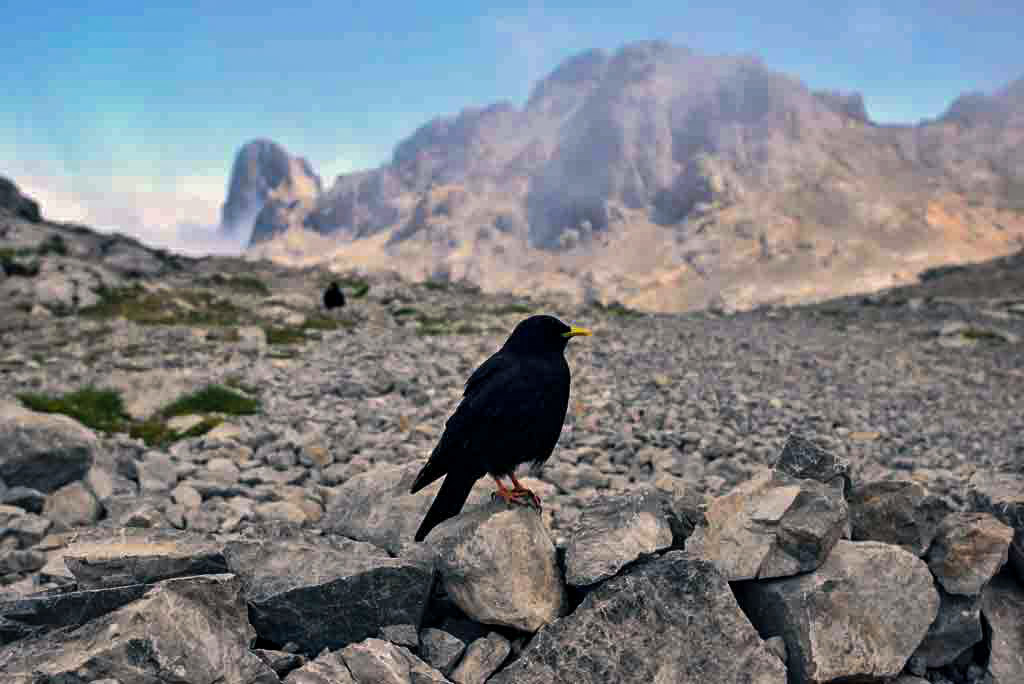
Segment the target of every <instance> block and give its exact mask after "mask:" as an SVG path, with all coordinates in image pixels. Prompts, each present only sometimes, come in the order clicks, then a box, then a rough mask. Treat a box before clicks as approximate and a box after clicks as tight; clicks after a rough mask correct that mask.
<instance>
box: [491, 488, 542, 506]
mask: <svg viewBox="0 0 1024 684" xmlns="http://www.w3.org/2000/svg"><path fill="white" fill-rule="evenodd" d="M491 497H492V498H495V497H497V498H499V499H501V500H502V501H504V502H505V503H507V504H515V505H517V506H530V507H533V508H536V509H537V510H538V511H539V510H540V497H539V496H537V495H536V494H534V493H533V492H531V491H530V490H529V489H526V488H518V487H517V488H515V489H498V490H496V491H494V492H492V493H491Z"/></svg>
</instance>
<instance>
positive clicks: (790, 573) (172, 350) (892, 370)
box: [0, 209, 1024, 684]
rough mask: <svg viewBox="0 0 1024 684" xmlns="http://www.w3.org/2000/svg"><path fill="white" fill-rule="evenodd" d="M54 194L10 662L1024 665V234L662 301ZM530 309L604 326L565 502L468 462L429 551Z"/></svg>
mask: <svg viewBox="0 0 1024 684" xmlns="http://www.w3.org/2000/svg"><path fill="white" fill-rule="evenodd" d="M35 218H37V217H35V216H29V215H26V214H24V213H22V214H20V215H19V214H16V213H15V212H11V211H5V210H4V209H0V266H2V273H3V276H2V278H0V397H2V400H0V584H2V586H0V591H2V592H3V593H2V596H0V643H6V644H7V645H6V646H3V647H0V672H4V673H5V674H6V675H7V677H8V679H7V680H6V681H15V682H58V681H59V682H91V681H97V682H99V681H103V682H105V683H106V684H110V682H113V681H119V682H122V683H124V684H126V683H127V682H211V683H212V682H222V681H223V682H277V681H279V680H283V681H287V682H292V683H296V682H349V681H355V682H427V681H439V682H440V681H448V680H450V681H456V682H483V681H485V680H488V677H490V678H491V679H490V681H496V682H513V681H515V682H534V681H536V682H541V681H548V682H553V681H569V680H572V679H576V680H582V681H595V682H596V681H718V682H733V681H735V682H782V681H786V677H787V671H788V676H789V681H790V682H829V681H859V680H858V678H860V679H861V680H864V681H873V680H883V679H886V678H895V677H897V676H902V677H903V678H902V679H901V680H900V681H901V682H903V683H904V684H911V683H912V682H915V681H920V680H919V679H918V680H915V679H914V677H922V678H925V679H926V680H927V681H931V682H989V681H991V682H997V683H998V684H1006V683H1008V682H1019V681H1024V661H1022V659H1021V656H1020V653H1021V652H1024V632H1022V630H1021V625H1022V624H1024V588H1022V585H1021V581H1022V580H1024V567H1022V566H1024V558H1022V555H1024V551H1022V547H1024V494H1022V492H1024V466H1022V463H1024V438H1022V437H1021V434H1022V427H1024V418H1022V414H1024V412H1022V408H1024V406H1022V404H1024V365H1022V363H1021V360H1022V358H1024V344H1022V342H1021V340H1022V337H1024V255H1017V256H1016V257H1010V258H1007V259H1003V260H999V261H997V262H991V263H989V264H986V265H983V266H977V267H969V268H966V269H952V270H947V271H938V272H931V273H928V274H926V278H925V279H924V280H923V282H922V283H921V284H919V285H914V286H910V287H906V288H901V289H897V290H890V291H887V292H883V293H879V294H874V295H869V296H863V297H851V298H847V299H843V300H836V301H831V302H827V303H824V304H820V305H814V306H807V307H800V308H765V309H759V310H756V311H752V312H748V313H742V314H725V313H722V312H715V311H706V312H700V313H693V314H687V315H649V314H643V313H640V312H636V311H632V310H629V309H626V308H623V307H619V306H609V307H595V306H589V307H585V308H580V307H577V306H574V305H572V304H568V303H565V302H560V301H557V300H543V299H527V298H522V297H513V296H500V295H483V294H481V293H480V292H479V291H477V290H475V289H473V288H470V287H465V286H463V285H459V284H456V283H448V282H428V283H419V284H413V283H408V282H405V281H402V280H401V279H399V278H397V277H395V278H389V277H384V276H363V275H359V274H356V273H347V274H340V275H332V274H330V273H327V272H325V271H322V270H317V269H309V270H305V271H298V270H291V269H286V268H282V267H278V266H275V265H273V264H270V263H268V262H252V261H249V262H247V261H241V260H237V259H227V258H208V259H199V260H196V259H189V258H184V257H180V256H175V255H171V254H167V253H164V252H155V251H152V250H148V249H146V248H144V247H143V246H141V245H139V244H137V243H135V242H133V241H131V240H128V239H126V238H121V237H117V236H106V235H98V234H95V233H92V232H91V231H88V230H87V229H84V228H80V227H74V226H66V225H63V226H62V225H55V224H49V223H45V222H39V221H36V220H34V219H35ZM331 278H338V279H340V280H342V282H343V284H344V286H345V289H346V293H347V295H348V305H347V306H346V307H345V308H344V309H343V310H342V311H341V313H335V312H332V313H330V314H328V313H327V312H324V311H323V310H322V309H321V308H320V307H319V295H320V293H321V291H322V287H323V286H324V285H325V284H326V282H328V281H329V280H330V279H331ZM533 312H550V313H554V314H556V315H559V316H560V317H562V318H563V319H564V320H566V321H568V322H571V323H573V324H578V325H586V326H588V327H590V328H592V329H593V330H594V333H595V334H594V336H593V337H591V338H583V339H577V340H574V341H573V342H572V343H571V344H570V345H569V350H568V353H567V357H568V359H569V363H570V366H571V367H572V370H573V385H572V399H571V404H570V410H569V414H568V416H567V418H566V424H565V427H564V430H563V433H562V437H561V439H560V442H559V445H558V447H557V448H556V450H555V453H554V455H553V456H552V458H551V460H550V461H549V462H548V464H547V466H546V467H545V469H544V470H543V471H542V472H541V473H539V474H535V476H534V477H533V478H532V479H528V482H529V483H530V484H531V486H533V487H534V489H535V490H536V491H537V492H538V493H539V494H540V495H541V497H542V498H543V500H544V510H543V513H542V514H541V516H537V515H536V514H535V513H533V512H532V511H530V510H527V509H516V510H508V509H505V508H504V507H503V506H501V505H497V504H495V503H493V502H490V501H489V487H490V485H489V484H488V483H486V482H483V481H482V482H480V483H479V484H478V486H477V488H476V490H475V492H474V497H473V499H471V502H470V504H469V505H468V506H467V510H466V512H465V513H464V514H463V515H461V516H459V517H458V518H457V519H455V520H453V521H451V522H450V523H449V524H447V525H444V526H442V527H440V528H438V530H436V531H435V533H433V534H432V535H431V536H430V537H428V539H427V542H426V543H424V544H413V543H412V542H411V538H412V533H413V531H414V530H415V528H416V526H417V525H418V523H419V520H420V517H421V516H422V514H423V512H424V511H425V509H426V507H427V505H428V504H429V500H430V496H431V494H432V493H433V491H435V489H436V486H435V488H434V489H430V490H428V491H427V492H425V493H422V494H420V495H415V496H414V495H409V494H408V493H407V492H408V485H409V483H410V482H411V479H412V476H413V475H414V473H415V470H416V469H417V468H418V467H419V465H420V464H421V463H422V462H423V459H425V458H426V456H427V455H428V453H429V451H430V449H431V448H432V447H433V445H434V443H435V440H436V439H437V437H438V436H439V434H440V431H441V429H442V428H443V424H444V421H445V419H446V418H447V416H448V415H449V414H450V412H451V411H452V409H453V408H454V407H455V405H456V403H457V401H458V398H459V396H460V393H461V389H462V383H463V382H464V380H465V378H466V377H468V375H469V373H470V372H471V371H472V369H473V368H474V367H475V366H476V364H478V363H480V362H481V361H482V360H483V359H485V358H486V357H487V356H488V355H489V354H490V353H492V352H493V351H494V350H495V349H496V348H497V347H498V346H499V345H500V344H501V342H502V341H503V340H504V338H505V336H506V335H507V334H508V332H509V331H510V330H511V328H512V327H513V326H514V324H515V323H516V322H517V321H518V320H519V319H521V318H523V317H524V316H526V315H528V314H529V313H533ZM62 413H63V414H66V415H70V416H74V419H72V418H68V417H65V416H63V415H60V414H62ZM794 435H797V436H798V437H796V438H793V436H794ZM799 436H802V437H804V438H807V439H809V440H811V441H810V442H805V441H803V440H802V439H800V437H799ZM787 442H788V443H789V448H788V451H787V453H788V456H784V458H783V459H782V462H781V463H778V464H777V461H779V459H780V454H783V447H784V446H785V445H786V444H787ZM772 466H776V467H775V469H774V470H773V469H772V468H771V467H772ZM695 526H696V527H695ZM1014 530H1016V539H1015V541H1012V542H1011V539H1012V538H1013V536H1014ZM684 548H685V550H682V549H684ZM1008 558H1009V560H1010V562H1009V563H1007V559H1008ZM1014 561H1016V563H1017V564H1016V566H1014ZM1004 564H1005V566H1004ZM1014 567H1015V569H1016V572H1017V573H1018V574H1017V575H1016V576H1014V575H1013V568H1014ZM1000 568H1002V570H1000ZM993 578H994V579H993ZM563 616H564V617H563ZM755 628H756V631H755ZM762 639H766V640H765V641H762ZM495 672H497V673H496V674H494V673H495ZM492 675H493V676H492ZM11 678H13V679H11ZM446 678H447V679H446Z"/></svg>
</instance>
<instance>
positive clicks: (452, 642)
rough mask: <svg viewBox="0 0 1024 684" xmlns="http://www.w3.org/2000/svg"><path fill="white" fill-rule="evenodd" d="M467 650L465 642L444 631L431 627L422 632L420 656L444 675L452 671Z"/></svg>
mask: <svg viewBox="0 0 1024 684" xmlns="http://www.w3.org/2000/svg"><path fill="white" fill-rule="evenodd" d="M465 650H466V642H465V641H463V640H462V639H460V638H458V637H457V636H455V635H454V634H449V633H448V632H446V631H444V630H442V629H434V628H433V627H429V628H427V629H424V630H423V631H422V632H420V655H421V656H422V657H423V659H424V660H425V661H427V663H429V664H430V665H431V666H432V667H434V668H436V669H437V670H438V671H440V672H441V673H442V674H444V675H447V674H448V673H450V672H451V671H452V668H454V667H455V664H456V663H457V662H459V658H461V657H462V654H463V652H464V651H465Z"/></svg>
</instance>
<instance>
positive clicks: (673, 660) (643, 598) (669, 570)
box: [489, 551, 786, 684]
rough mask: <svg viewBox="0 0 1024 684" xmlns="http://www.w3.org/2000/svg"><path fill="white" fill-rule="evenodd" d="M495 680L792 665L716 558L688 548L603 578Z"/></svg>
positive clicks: (696, 677)
mask: <svg viewBox="0 0 1024 684" xmlns="http://www.w3.org/2000/svg"><path fill="white" fill-rule="evenodd" d="M489 681H490V682H491V683H492V684H541V683H544V684H555V683H556V682H572V683H573V684H605V682H617V683H619V684H632V683H634V682H635V683H636V684H649V683H650V682H715V683H716V684H784V683H785V682H786V668H785V666H784V665H783V664H782V663H781V662H780V661H779V659H778V658H777V657H776V656H775V655H774V654H773V653H771V652H769V651H768V649H767V648H766V647H765V645H764V642H763V641H761V638H760V637H759V636H758V634H757V632H756V631H755V630H754V628H753V627H752V626H751V624H750V622H749V621H748V620H747V618H746V617H745V616H744V615H743V613H742V611H740V608H739V606H738V605H737V604H736V600H735V598H734V597H733V594H732V591H731V590H730V589H729V583H728V582H727V581H726V579H725V577H724V576H723V575H722V573H721V572H719V571H718V569H717V568H716V567H715V566H714V565H712V564H711V563H709V562H707V561H705V560H701V559H698V558H693V557H691V556H689V555H688V554H687V553H685V552H682V551H670V552H668V553H666V554H665V555H664V556H662V557H660V558H658V559H655V560H652V561H649V562H646V563H642V564H640V565H637V566H636V567H634V568H632V569H631V570H629V571H628V572H626V573H624V574H622V575H619V576H618V577H615V578H612V579H610V580H608V581H607V582H604V583H602V584H600V585H598V586H597V587H596V588H595V589H594V590H593V591H591V592H590V593H589V594H587V596H586V598H585V599H584V600H583V603H582V604H580V606H579V607H578V608H577V609H576V610H575V611H573V613H572V614H571V615H569V616H567V617H564V618H562V619H561V620H558V621H557V622H554V623H552V624H550V625H548V626H546V627H544V628H543V629H542V630H541V631H540V632H538V633H537V635H536V636H535V637H534V638H533V640H532V641H531V642H530V644H529V646H527V648H526V649H525V650H524V651H523V653H522V654H521V656H520V657H519V659H518V660H515V661H513V662H512V663H511V664H510V665H509V666H508V667H506V668H505V669H503V670H501V671H500V672H498V673H497V674H496V675H495V676H494V677H492V678H491V679H490V680H489Z"/></svg>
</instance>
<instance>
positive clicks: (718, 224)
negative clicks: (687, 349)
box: [228, 43, 1024, 310]
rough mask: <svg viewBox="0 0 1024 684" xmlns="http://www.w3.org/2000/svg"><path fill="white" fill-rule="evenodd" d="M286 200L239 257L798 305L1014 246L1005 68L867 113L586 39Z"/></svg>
mask: <svg viewBox="0 0 1024 684" xmlns="http://www.w3.org/2000/svg"><path fill="white" fill-rule="evenodd" d="M285 154H286V153H285ZM240 157H241V155H240ZM237 166H238V163H236V167H237ZM308 175H309V176H312V172H309V173H308ZM268 185H269V183H268ZM232 187H234V180H233V183H232ZM275 187H278V186H275ZM289 197H291V198H292V199H291V200H290V201H291V202H292V204H289V205H287V208H282V206H284V205H283V202H284V200H272V201H269V202H268V201H265V203H264V205H263V211H264V212H268V211H269V212H270V214H271V215H272V216H271V217H268V218H266V219H264V218H263V217H261V218H260V219H258V220H257V230H254V233H253V237H252V247H251V251H253V252H254V253H256V254H260V255H265V256H269V257H271V258H278V259H282V260H285V261H290V262H293V263H294V262H298V263H302V262H313V261H324V260H328V261H330V260H334V261H338V262H339V263H342V264H346V265H351V266H363V267H367V268H387V269H393V270H398V271H401V272H403V273H404V274H405V275H407V276H410V277H414V278H422V277H427V276H435V277H437V276H447V277H451V278H466V279H468V280H471V281H474V282H476V283H477V284H479V285H481V286H482V287H484V288H485V289H490V290H497V289H511V290H519V291H531V290H536V289H554V290H561V291H564V292H567V293H569V294H570V295H572V296H575V297H597V298H600V299H604V300H610V299H617V300H621V301H623V302H625V303H628V304H631V305H633V306H637V307H642V308H649V309H655V310H682V309H688V308H694V307H700V306H706V305H708V304H721V305H726V306H733V307H748V306H752V305H756V304H758V303H763V302H793V301H802V300H808V299H818V298H824V297H829V296H835V295H839V294H844V293H848V292H854V291H861V290H871V289H875V288H878V287H883V286H887V285H891V284H893V283H898V282H903V281H907V280H911V279H912V278H913V276H914V274H915V273H916V272H917V271H920V270H921V269H923V268H926V267H929V266H933V265H936V264H940V263H945V262H949V261H964V260H977V259H984V258H988V257H991V256H996V255H1000V254H1005V253H1008V252H1010V251H1013V250H1014V249H1016V248H1017V247H1018V246H1019V245H1021V244H1022V239H1024V80H1022V81H1018V82H1016V83H1015V84H1011V85H1010V86H1008V87H1007V88H1005V89H1004V90H1002V91H1000V92H998V93H995V94H993V95H991V96H986V95H968V96H964V97H961V98H959V99H958V100H957V101H956V102H954V103H953V105H952V106H951V107H950V109H949V111H948V112H946V113H945V114H944V115H943V116H941V117H939V118H938V119H936V120H935V121H932V122H927V123H923V124H921V125H917V126H885V127H882V126H877V125H874V124H872V123H871V122H870V120H869V119H868V117H867V114H866V111H865V108H864V104H863V100H862V98H861V97H860V96H859V95H857V94H844V93H836V92H813V91H810V90H809V89H808V88H806V87H805V86H804V85H803V84H802V83H800V82H799V81H797V80H795V79H793V78H790V77H788V76H785V75H783V74H779V73H777V72H773V71H771V70H769V69H768V68H766V67H765V66H764V65H763V64H762V63H761V62H759V61H758V60H756V59H753V58H748V57H740V58H732V57H706V56H701V55H698V54H694V53H692V52H690V51H688V50H684V49H681V48H677V47H673V46H671V45H668V44H665V43H638V44H632V45H627V46H626V47H623V48H622V49H620V50H618V51H616V52H614V53H611V54H609V53H606V52H603V51H600V50H593V51H588V52H585V53H583V54H580V55H578V56H576V57H574V58H572V59H570V60H567V61H566V62H565V63H564V64H563V65H561V66H560V67H559V68H557V69H556V70H555V71H554V72H552V73H551V74H550V75H549V76H548V77H547V78H545V79H543V80H542V81H540V82H539V83H538V84H537V85H536V87H535V88H534V90H533V92H532V94H531V96H530V97H529V99H528V101H527V103H526V104H525V106H523V107H522V108H521V109H520V108H516V107H514V106H512V105H510V104H506V103H499V104H495V105H492V106H490V107H485V108H478V109H467V110H465V111H463V112H461V113H459V114H458V115H457V116H454V117H443V118H437V119H435V120H433V121H431V122H429V123H427V124H426V125H424V126H422V127H421V128H420V129H418V130H417V131H415V132H414V133H413V134H412V135H411V136H410V137H409V138H408V139H406V140H404V141H402V142H401V143H399V144H398V145H397V146H396V148H395V152H394V155H393V158H392V160H391V162H390V163H389V164H387V165H385V166H383V167H381V168H379V169H374V170H370V171H363V172H359V173H354V174H347V175H343V176H339V177H338V178H337V179H336V180H335V182H334V185H333V186H332V187H331V188H330V189H329V190H327V191H326V192H324V193H322V194H318V195H317V196H316V198H315V199H314V200H312V201H310V200H309V199H308V196H307V197H306V198H303V199H302V200H301V201H298V202H295V198H294V196H289ZM228 204H231V197H230V196H229V203H228ZM267 207H270V208H269V209H267Z"/></svg>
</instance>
